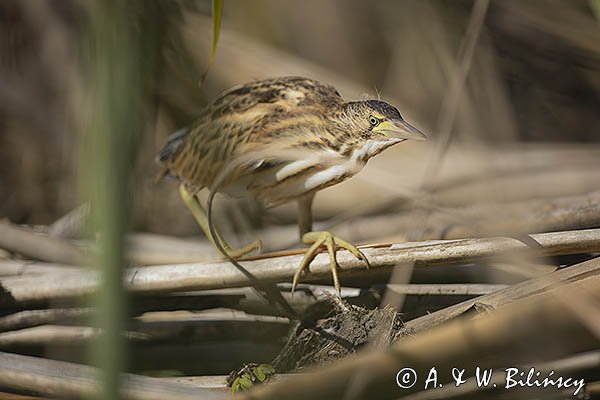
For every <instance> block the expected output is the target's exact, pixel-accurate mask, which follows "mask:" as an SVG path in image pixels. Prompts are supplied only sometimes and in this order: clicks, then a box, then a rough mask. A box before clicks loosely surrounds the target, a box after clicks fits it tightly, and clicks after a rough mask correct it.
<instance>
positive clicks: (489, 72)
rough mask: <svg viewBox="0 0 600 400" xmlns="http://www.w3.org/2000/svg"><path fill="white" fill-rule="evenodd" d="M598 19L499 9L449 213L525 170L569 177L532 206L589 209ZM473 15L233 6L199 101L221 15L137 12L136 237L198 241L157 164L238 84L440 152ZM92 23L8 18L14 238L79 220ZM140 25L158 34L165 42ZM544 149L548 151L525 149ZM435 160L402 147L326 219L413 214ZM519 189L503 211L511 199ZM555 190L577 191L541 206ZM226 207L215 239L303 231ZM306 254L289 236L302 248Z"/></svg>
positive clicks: (1, 85)
mask: <svg viewBox="0 0 600 400" xmlns="http://www.w3.org/2000/svg"><path fill="white" fill-rule="evenodd" d="M594 4H597V3H594V2H592V1H587V0H529V1H517V0H504V1H491V4H490V6H489V9H488V10H487V13H486V15H485V20H484V24H483V26H482V28H481V30H480V32H479V37H478V40H477V44H476V47H475V51H474V54H473V58H472V61H471V63H470V65H469V66H470V71H469V74H468V77H467V80H466V86H465V88H464V93H463V94H462V96H461V97H460V102H459V104H458V107H457V110H456V118H455V121H454V123H453V124H452V127H451V144H450V146H449V147H450V150H449V152H448V154H444V158H443V160H444V161H443V162H441V163H439V164H440V165H439V168H438V171H437V172H436V174H438V175H439V176H437V178H436V182H437V183H436V185H437V186H440V185H442V182H443V185H442V186H443V187H440V188H438V192H441V194H440V196H438V198H437V199H436V204H437V205H438V206H447V205H449V204H450V205H456V204H460V203H463V204H464V201H465V198H466V197H464V196H463V197H461V199H460V200H459V199H456V198H454V199H453V198H452V193H451V192H452V190H453V189H456V187H457V185H460V182H462V183H463V184H464V182H463V181H464V179H465V176H467V175H468V176H469V177H471V178H472V177H473V175H476V174H479V175H481V174H483V173H484V172H485V173H487V174H488V175H486V176H489V174H495V175H498V174H500V175H502V174H503V173H505V172H506V171H507V170H511V171H512V173H513V178H514V172H515V171H522V170H523V169H527V170H530V169H532V168H533V169H536V173H538V174H539V173H542V172H543V170H544V169H548V168H557V169H561V171H562V173H563V175H561V177H562V178H565V179H561V180H560V181H553V180H548V179H546V180H542V181H540V182H542V183H543V185H542V183H540V187H539V188H536V189H535V190H532V188H531V186H530V185H527V184H524V185H520V186H519V189H518V190H521V191H522V190H523V188H527V187H529V189H530V190H529V191H528V193H527V194H521V195H519V197H521V198H523V197H527V198H528V197H539V196H540V195H544V193H545V194H546V195H552V196H554V195H557V194H561V195H562V194H577V193H584V192H586V191H588V190H589V188H590V187H593V186H594V185H592V183H593V182H594V180H595V179H596V178H598V174H597V173H595V171H593V168H588V166H589V165H594V164H588V166H586V167H585V168H580V169H581V170H582V171H583V172H584V173H583V174H578V175H577V178H576V179H574V180H573V179H571V178H572V175H568V174H567V175H564V174H566V173H567V172H566V171H567V170H569V169H570V168H571V167H572V165H573V164H574V163H579V164H581V163H582V162H584V161H588V162H593V160H594V158H595V157H596V156H597V153H596V152H593V151H592V149H593V147H587V149H588V150H589V151H588V152H584V151H583V149H586V146H585V143H593V142H597V141H598V140H599V139H600V132H599V131H600V113H599V110H600V29H599V26H600V25H599V21H598V19H597V17H598V14H597V12H598V10H597V9H596V10H594ZM472 7H473V2H472V1H468V0H464V1H463V0H460V1H423V0H405V1H379V2H377V3H372V2H365V1H360V0H328V1H320V0H308V1H304V2H281V1H276V0H257V1H253V2H246V1H242V0H228V1H226V2H225V6H224V14H223V19H222V30H221V39H220V42H219V47H218V51H217V56H216V60H215V63H214V65H213V67H212V69H211V70H210V72H209V75H208V78H207V79H206V81H205V83H204V85H203V86H202V87H201V88H198V80H199V79H200V77H201V75H202V74H203V72H204V71H205V69H206V66H207V62H208V61H207V59H208V54H209V47H210V40H211V36H210V32H211V20H210V2H209V1H154V2H141V3H139V5H138V6H137V8H134V9H132V15H131V21H132V24H139V26H140V32H141V33H140V34H144V35H147V36H145V37H144V38H143V40H142V42H143V43H144V48H143V52H142V54H143V55H144V57H148V60H156V65H157V67H156V68H155V69H154V70H153V71H152V73H151V74H150V75H149V76H148V82H147V85H148V87H149V89H150V90H148V91H147V93H148V99H146V100H147V105H148V107H149V108H150V110H149V111H150V112H149V113H148V114H147V115H148V118H147V121H146V125H145V129H143V131H142V132H137V133H136V134H137V135H138V138H139V145H138V146H137V151H136V153H137V154H136V166H135V170H134V171H132V177H133V184H134V188H135V189H134V193H133V194H132V196H133V210H132V212H133V217H132V218H133V222H132V224H133V230H136V231H148V232H155V233H164V234H175V235H191V234H197V233H198V232H199V231H198V230H197V228H196V226H195V224H194V222H193V220H192V219H191V218H190V217H189V215H188V212H187V210H186V209H185V207H184V206H183V205H182V204H181V202H180V200H179V198H178V193H177V190H176V186H177V184H176V183H175V182H168V181H163V182H161V183H159V184H155V182H154V176H155V174H156V173H157V171H158V167H157V166H156V165H155V163H154V157H155V154H156V152H157V151H158V150H159V149H160V147H161V146H162V144H163V142H164V140H165V138H166V137H167V136H168V134H169V133H170V132H172V131H174V130H176V129H178V128H180V127H182V126H185V125H186V124H188V123H190V122H191V121H192V120H193V119H194V117H195V115H197V114H198V113H199V111H200V110H201V108H202V106H203V105H205V104H206V103H207V102H208V101H210V100H211V99H212V98H213V97H214V96H215V95H217V94H218V93H219V92H221V91H223V90H225V89H228V88H229V87H231V86H233V85H237V84H241V83H245V82H247V81H250V80H253V79H262V78H268V77H273V76H280V75H305V76H309V77H313V78H317V79H320V80H323V81H326V82H329V83H332V84H333V85H335V86H336V87H337V88H338V89H339V91H340V92H341V93H342V95H343V96H344V97H345V98H347V99H349V100H352V99H360V98H366V97H371V98H373V97H377V96H381V98H383V99H385V100H388V101H390V102H392V103H393V104H395V105H396V106H397V107H398V108H399V109H400V110H401V112H402V114H403V116H404V117H405V118H406V119H407V120H409V121H411V122H414V124H415V125H417V126H419V127H420V128H421V129H422V130H424V131H426V132H428V134H429V136H430V137H432V138H434V139H435V138H436V136H438V135H439V131H440V129H444V128H443V127H440V125H439V115H440V110H441V108H442V104H443V102H444V98H445V96H447V95H448V92H449V81H450V79H451V78H452V76H453V75H454V74H455V72H456V70H457V68H458V65H457V63H458V61H457V54H458V53H459V47H460V44H461V41H462V39H463V37H464V35H465V31H466V29H467V24H468V20H469V16H470V14H471V11H472ZM595 12H596V13H595ZM86 18H87V17H86V15H85V12H84V10H83V7H82V5H81V3H80V2H78V1H70V0H64V1H57V2H51V1H35V0H4V1H2V2H1V3H0V129H1V133H0V216H2V217H4V218H8V219H9V220H10V221H12V222H15V223H20V224H31V225H48V224H51V223H53V222H54V221H56V220H57V219H58V218H59V217H61V216H62V215H64V214H65V213H67V212H69V211H70V210H73V209H74V208H76V207H77V206H78V204H79V202H78V190H77V188H76V185H75V183H76V177H77V158H76V149H77V146H78V144H77V143H78V137H79V135H78V130H79V129H80V128H78V126H80V125H78V118H79V117H80V113H81V110H80V104H81V99H82V93H83V92H84V91H85V87H86V74H87V73H86V66H85V64H84V63H83V62H82V54H81V51H80V49H81V43H80V38H81V35H82V31H83V30H84V29H85V27H86ZM144 26H151V27H152V35H150V34H148V32H147V29H146V31H144V28H143V27H144ZM114 62H115V63H119V62H124V60H114ZM148 63H149V64H150V61H149V62H148ZM142 65H143V63H142ZM539 142H544V144H545V146H546V147H544V149H545V150H544V151H539V150H537V149H539V147H535V148H536V150H535V151H533V152H532V151H529V150H528V149H531V143H539ZM582 144H584V146H581V145H582ZM433 147H434V146H433V145H432V143H431V142H430V143H428V144H415V145H413V144H406V145H404V144H403V145H401V146H397V148H395V149H393V150H390V151H389V152H386V153H384V154H383V155H381V156H379V157H378V158H377V159H375V160H373V161H372V162H371V163H370V165H369V167H368V168H367V169H366V170H365V171H364V172H363V173H362V174H359V175H358V176H357V177H355V178H353V179H351V180H350V181H348V182H347V183H344V184H341V185H338V186H335V187H333V188H330V189H328V190H326V191H324V192H322V194H320V195H319V196H317V202H316V207H317V210H316V213H317V217H318V218H320V219H329V218H332V217H335V216H338V217H339V218H342V219H343V218H344V216H347V214H348V212H349V210H351V211H352V212H353V213H354V214H358V215H361V214H369V213H372V212H374V210H379V211H380V210H381V207H383V208H385V207H388V208H389V207H390V204H393V206H394V207H397V206H398V199H403V198H411V197H412V198H414V190H416V189H417V188H419V187H422V185H427V182H425V183H424V182H423V173H424V171H425V169H426V166H427V165H428V163H430V161H431V151H432V148H433ZM507 149H508V150H507ZM567 151H569V152H567ZM438 157H439V154H438ZM596 165H597V164H596ZM559 172H560V171H559ZM509 175H510V174H509ZM461 180H462V181H461ZM507 180H510V179H507V178H506V176H505V179H504V181H502V182H501V183H499V185H500V186H496V189H495V191H492V192H491V197H494V199H495V200H498V199H502V198H503V197H511V196H510V195H509V194H507V190H508V192H511V190H513V189H510V188H508V189H507V186H506V185H508V184H509V183H510V182H508V181H507ZM597 182H598V180H596V181H595V184H597ZM544 185H550V186H554V185H558V186H560V185H566V186H567V187H566V188H563V189H562V190H558V189H557V188H554V189H548V190H549V191H550V192H548V190H546V192H545V191H544V190H545V189H544ZM511 188H512V186H511ZM471 189H472V190H471V192H470V194H471V195H472V196H470V197H468V198H469V199H470V200H469V201H473V202H476V201H477V200H478V199H480V198H481V197H482V198H488V199H489V197H490V191H489V188H487V189H482V188H481V187H474V188H471ZM514 190H517V189H514ZM561 191H562V192H563V193H558V192H561ZM511 193H512V192H511ZM364 196H368V198H369V199H371V200H372V202H374V204H370V207H369V208H364V207H363V206H364V201H363V200H364ZM455 197H456V196H455ZM219 202H220V203H222V204H221V211H220V212H221V215H220V217H219V218H220V219H219V221H220V222H219V223H220V224H222V225H226V226H229V227H230V229H231V230H234V231H237V232H246V231H252V230H254V229H255V228H257V227H264V226H268V225H270V224H285V223H293V221H294V219H295V211H294V208H289V207H288V208H286V207H283V208H278V209H275V210H272V211H269V212H267V213H265V210H263V209H262V208H261V207H260V205H256V204H252V203H246V202H244V203H243V204H242V205H243V206H242V207H240V204H239V203H231V202H223V201H219ZM360 204H362V205H363V206H361V207H362V208H361V207H358V205H360ZM240 210H241V211H240ZM399 230H401V229H400V228H399V229H398V230H397V231H396V232H391V231H390V232H387V233H386V234H397V233H399ZM295 238H296V236H295V234H294V233H290V235H289V238H288V239H289V240H290V241H291V242H292V243H293V242H294V240H295ZM373 239H374V238H373Z"/></svg>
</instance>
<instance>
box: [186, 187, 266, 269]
mask: <svg viewBox="0 0 600 400" xmlns="http://www.w3.org/2000/svg"><path fill="white" fill-rule="evenodd" d="M179 195H180V196H181V199H182V200H183V202H184V203H185V205H186V206H187V208H188V209H189V210H190V211H191V213H192V215H193V216H194V219H195V220H196V222H197V223H198V225H200V228H201V229H202V231H203V232H204V234H205V235H206V237H207V238H208V239H209V240H210V241H211V243H212V244H213V246H214V247H215V248H217V245H216V244H215V238H213V237H212V235H211V234H210V229H209V226H208V218H207V216H206V212H205V211H204V208H202V205H201V204H200V202H199V201H198V199H197V198H196V196H194V195H192V194H191V193H190V192H189V191H188V189H187V188H186V186H185V185H184V184H181V185H179ZM215 236H216V240H218V241H219V243H220V244H221V247H223V249H224V250H225V251H226V252H227V254H229V255H230V256H231V257H233V258H240V257H243V256H245V255H246V254H249V253H251V252H253V251H255V250H257V251H260V248H261V242H260V240H255V241H254V242H252V243H249V244H247V245H245V246H244V247H241V248H239V249H232V248H231V247H230V246H229V245H228V244H227V242H225V240H224V239H223V238H222V237H221V235H220V234H219V233H218V232H217V233H216V235H215Z"/></svg>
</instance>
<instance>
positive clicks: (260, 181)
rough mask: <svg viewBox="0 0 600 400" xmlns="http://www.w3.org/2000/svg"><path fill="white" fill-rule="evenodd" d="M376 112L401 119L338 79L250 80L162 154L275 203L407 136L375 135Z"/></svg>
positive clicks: (321, 184) (344, 174) (169, 163)
mask: <svg viewBox="0 0 600 400" xmlns="http://www.w3.org/2000/svg"><path fill="white" fill-rule="evenodd" d="M370 109H372V110H370ZM372 111H377V112H379V113H381V114H382V115H384V116H390V117H392V116H394V117H397V118H401V117H400V113H399V112H398V111H397V110H396V109H395V108H394V107H392V106H390V105H389V104H387V103H385V102H381V101H377V100H371V101H366V102H350V103H344V101H343V99H342V97H341V96H340V95H339V93H338V92H337V91H336V90H335V88H334V87H333V86H330V85H325V84H322V83H320V82H318V81H315V80H312V79H307V78H300V77H286V78H277V79H271V80H265V81H257V82H252V83H249V84H246V85H243V86H239V87H236V88H233V89H231V90H229V91H227V92H225V93H223V94H221V95H220V96H219V97H217V98H216V99H215V100H214V101H213V102H212V103H211V104H210V105H208V106H207V107H206V108H205V109H204V110H202V112H201V114H200V117H199V118H198V119H197V120H196V121H195V122H194V123H193V124H192V125H191V126H190V127H189V128H187V129H184V130H179V131H177V132H175V133H174V134H173V135H171V137H169V139H168V142H167V144H166V145H165V147H164V148H163V150H162V151H161V152H160V154H159V160H160V162H161V163H163V165H164V166H165V167H166V168H167V169H168V170H169V172H170V173H171V174H173V175H175V176H177V177H178V178H179V179H181V180H182V181H184V182H189V183H191V184H193V185H195V186H198V187H213V186H214V184H215V183H216V181H217V180H218V179H219V180H221V181H222V182H219V183H220V187H221V188H220V191H223V192H225V193H227V194H230V195H233V196H236V195H240V194H242V193H243V192H244V191H246V190H247V191H249V192H250V193H251V194H252V195H254V196H255V197H256V198H258V199H261V200H264V201H265V202H266V203H268V204H271V205H275V204H279V203H282V202H285V201H288V200H291V199H294V198H297V197H299V196H302V195H305V194H307V193H311V192H313V193H314V192H316V191H318V190H320V189H323V188H325V187H327V186H331V185H334V184H336V183H339V182H341V181H343V180H345V179H347V178H349V177H351V176H352V175H354V174H356V173H357V172H358V171H360V170H361V169H362V167H363V166H364V165H365V163H366V161H367V160H368V159H369V158H370V157H372V156H373V155H375V154H378V153H379V152H380V151H382V150H383V149H385V148H386V147H389V146H390V145H392V144H395V143H397V142H400V141H402V139H396V140H390V141H387V142H381V141H377V140H374V139H373V138H371V137H370V136H372V135H369V133H370V131H369V123H368V116H369V114H370V113H371V112H372ZM362 114H364V115H362ZM361 116H362V117H363V118H360V117H361ZM361 122H362V123H361ZM224 171H227V172H224ZM225 173H226V174H227V175H228V176H224V175H223V174H225ZM282 184H283V185H284V186H281V185H282Z"/></svg>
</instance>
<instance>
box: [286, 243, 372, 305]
mask: <svg viewBox="0 0 600 400" xmlns="http://www.w3.org/2000/svg"><path fill="white" fill-rule="evenodd" d="M302 241H303V242H304V243H307V244H310V243H312V245H311V246H310V248H309V249H308V250H307V251H306V253H305V254H304V258H303V259H302V262H301V263H300V266H299V267H298V269H297V270H296V273H295V274H294V280H293V281H292V293H294V290H295V289H296V287H297V286H298V282H299V280H300V275H301V274H302V272H303V271H304V270H305V269H306V268H307V267H308V265H309V264H310V263H311V262H312V260H313V259H314V258H315V257H316V255H317V254H319V251H320V248H321V247H322V246H324V247H325V248H327V253H329V266H330V268H331V275H332V276H333V285H334V286H335V289H336V290H337V292H338V294H339V295H341V291H342V290H341V287H340V281H339V279H338V274H337V267H338V263H337V259H336V252H337V251H338V250H339V249H346V250H348V251H349V252H350V253H352V254H354V256H355V257H356V258H358V259H359V260H363V261H364V262H365V263H366V264H367V268H369V267H370V265H369V260H367V257H365V255H364V254H363V253H362V251H360V250H359V249H358V248H357V247H356V246H354V245H353V244H352V243H349V242H347V241H345V240H344V239H340V238H339V237H337V236H334V235H333V234H332V233H331V232H328V231H318V232H308V233H305V234H304V235H303V236H302Z"/></svg>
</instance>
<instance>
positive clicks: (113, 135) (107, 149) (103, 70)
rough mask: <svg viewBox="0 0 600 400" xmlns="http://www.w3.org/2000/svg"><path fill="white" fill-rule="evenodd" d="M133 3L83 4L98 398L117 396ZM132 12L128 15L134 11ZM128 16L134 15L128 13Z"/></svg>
mask: <svg viewBox="0 0 600 400" xmlns="http://www.w3.org/2000/svg"><path fill="white" fill-rule="evenodd" d="M134 3H135V2H129V1H116V0H102V1H90V2H88V3H85V4H86V5H87V11H88V17H89V21H88V26H87V27H86V29H87V30H88V32H87V33H88V35H87V36H86V40H87V41H86V42H85V48H84V55H85V59H84V62H85V63H86V65H85V67H86V69H87V70H86V72H87V76H86V78H85V80H86V82H85V83H87V85H88V86H87V95H88V96H87V99H86V104H85V110H84V111H85V114H84V118H83V120H84V121H83V124H82V138H81V139H82V141H81V144H82V148H81V155H82V157H81V159H80V165H81V172H82V181H81V183H82V187H83V188H84V190H85V192H86V193H87V194H88V195H89V197H90V199H91V204H92V229H93V231H92V232H94V233H97V234H98V236H97V237H98V242H99V243H98V252H97V254H96V255H95V256H94V264H95V265H96V266H97V268H98V270H99V271H100V274H101V277H102V278H101V280H102V282H101V287H100V290H99V291H98V293H97V295H96V296H95V298H94V303H95V306H96V307H97V311H98V312H97V315H98V316H97V320H96V326H98V327H100V328H101V330H102V332H103V334H102V335H101V336H100V337H99V338H98V340H97V341H96V342H95V343H93V348H92V349H91V355H92V361H93V364H94V365H96V366H97V367H99V368H100V374H101V376H100V379H101V382H102V385H101V388H100V392H99V393H98V395H99V398H102V399H118V398H119V396H118V393H119V374H120V372H121V371H122V370H123V368H124V365H125V362H126V357H125V354H126V351H125V350H126V348H125V343H124V340H123V336H122V334H121V332H122V328H123V322H124V320H125V317H126V314H127V301H126V300H127V299H126V296H125V294H124V291H123V283H122V282H123V281H122V271H123V266H124V258H123V255H124V244H123V236H124V232H125V229H126V226H127V221H128V209H129V205H128V199H129V197H130V196H129V195H128V192H129V191H128V189H129V181H130V179H129V176H130V173H131V169H132V164H133V163H132V161H133V160H132V155H133V154H134V143H135V140H134V139H135V136H136V135H135V133H136V132H139V131H140V130H141V125H142V124H141V120H142V116H143V115H142V114H143V112H142V110H143V107H142V97H141V93H142V83H143V82H142V81H143V79H142V77H141V73H140V69H141V68H140V66H141V65H142V64H141V63H142V60H141V58H142V57H141V51H140V48H139V46H138V43H137V41H138V39H137V38H138V37H139V33H138V32H136V31H135V29H139V25H138V24H136V21H135V13H132V11H135V9H134V6H133V4H134ZM132 14H133V15H132ZM132 16H133V18H132Z"/></svg>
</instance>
